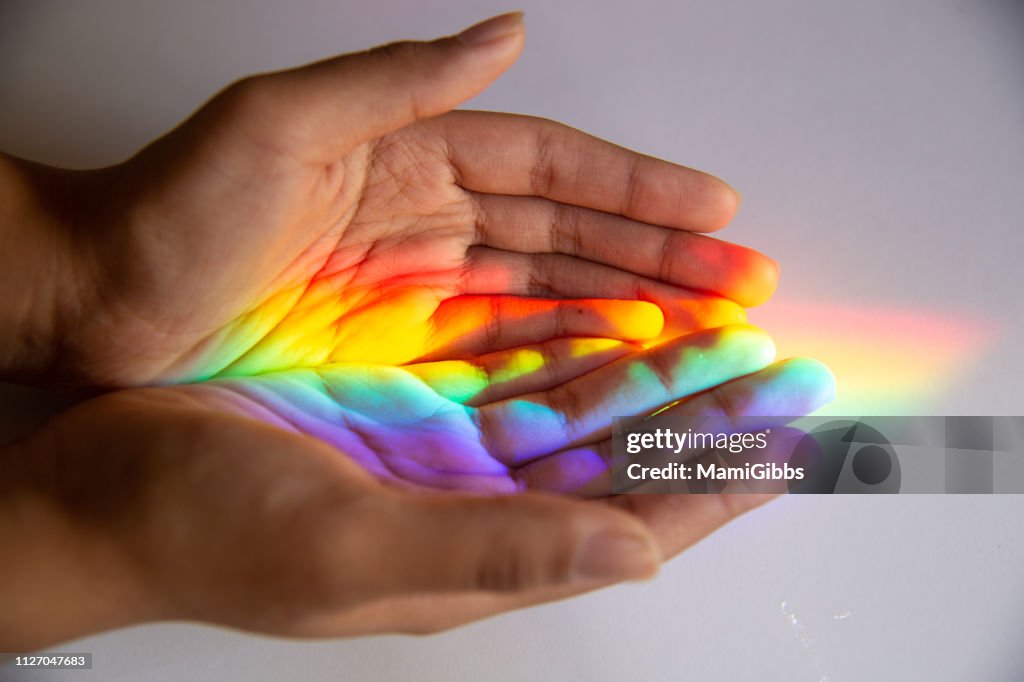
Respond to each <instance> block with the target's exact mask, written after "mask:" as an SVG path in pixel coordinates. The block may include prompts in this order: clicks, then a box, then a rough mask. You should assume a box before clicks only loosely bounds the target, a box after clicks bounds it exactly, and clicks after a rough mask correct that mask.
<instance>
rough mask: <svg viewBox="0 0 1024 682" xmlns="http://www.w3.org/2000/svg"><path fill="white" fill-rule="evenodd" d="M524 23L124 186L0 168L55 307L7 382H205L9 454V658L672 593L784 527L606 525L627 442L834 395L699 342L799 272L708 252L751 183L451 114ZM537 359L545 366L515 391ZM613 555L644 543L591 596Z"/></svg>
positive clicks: (78, 412) (28, 283)
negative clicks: (123, 628) (696, 565)
mask: <svg viewBox="0 0 1024 682" xmlns="http://www.w3.org/2000/svg"><path fill="white" fill-rule="evenodd" d="M495 22H496V23H490V24H485V25H484V28H480V27H477V28H475V29H474V30H475V34H474V33H473V32H470V33H469V34H463V36H461V37H458V38H449V39H444V40H441V41H435V42H433V43H425V44H400V45H394V46H388V47H386V48H382V49H378V50H375V51H371V52H369V53H363V54H360V55H352V56H347V57H342V58H338V59H336V60H330V61H328V62H323V63H320V64H317V65H313V66H310V67H305V68H303V69H298V70H293V71H289V72H282V73H279V74H271V75H267V76H259V77H254V78H250V79H246V80H245V81H242V82H240V83H238V84H236V85H234V86H232V87H230V88H228V89H227V90H226V91H224V92H223V93H222V94H220V95H218V96H217V97H215V98H214V99H213V100H212V101H211V102H210V103H209V104H208V105H207V106H206V107H204V108H203V109H201V110H200V111H199V112H198V113H197V114H196V115H195V116H193V117H192V118H191V119H189V120H188V121H186V122H185V123H184V124H183V125H182V126H181V127H179V128H178V129H176V130H175V131H172V132H171V133H169V134H168V135H167V136H166V137H164V138H162V139H160V140H158V141H157V142H155V143H154V144H153V145H151V146H149V147H147V148H146V149H144V150H143V151H142V152H140V153H139V154H138V155H137V156H135V157H133V158H132V159H130V160H129V161H127V162H125V163H123V164H119V165H118V166H114V167H112V168H108V169H101V170H96V171H84V172H70V171H60V170H56V169H49V168H44V167H40V166H37V165H33V164H29V163H26V162H22V161H19V160H15V159H5V160H2V161H0V176H2V180H3V181H2V182H0V192H2V193H3V197H0V198H3V199H4V201H3V202H2V203H0V206H2V208H0V211H3V216H2V220H0V223H2V224H0V228H2V229H0V236H2V238H3V239H4V240H5V247H8V248H4V249H3V250H2V251H0V259H3V263H2V264H3V266H4V267H3V268H0V291H5V292H7V291H21V292H24V296H5V297H3V298H0V319H2V321H3V322H4V325H5V329H7V330H11V331H12V333H9V334H8V335H7V336H6V337H5V339H4V340H3V341H2V342H0V376H3V377H5V378H17V379H22V380H26V381H31V382H35V383H64V384H86V385H92V386H101V387H121V386H131V385H138V384H169V383H175V382H189V381H196V380H209V381H206V382H204V383H202V384H195V385H189V386H179V387H165V388H152V389H142V390H137V391H124V392H120V393H116V394H111V395H108V396H104V397H101V398H97V399H95V400H93V401H89V402H87V403H84V404H83V405H80V406H78V407H76V408H74V409H72V410H70V411H69V412H67V413H66V414H64V415H61V416H59V417H58V418H56V419H55V420H54V421H53V422H52V423H51V424H49V425H48V426H47V427H45V428H44V429H42V430H40V431H39V432H38V433H37V434H35V435H33V436H32V437H31V438H30V439H28V440H26V441H24V442H22V443H19V444H17V445H15V446H14V447H12V448H9V449H7V450H5V451H4V452H3V454H2V456H0V466H2V469H3V472H4V477H3V481H2V482H0V493H2V495H0V505H2V507H3V510H4V512H5V513H4V514H3V515H2V518H3V519H5V521H4V522H3V523H0V534H2V537H3V543H2V544H4V545H5V546H15V547H24V548H25V552H24V554H23V555H22V558H21V559H20V560H19V561H17V562H11V563H8V564H4V565H3V567H2V568H0V571H3V573H2V574H0V588H2V589H4V590H5V592H4V599H3V601H4V603H5V604H7V605H9V606H10V608H9V609H7V610H5V612H4V614H3V615H2V616H0V618H6V620H5V621H2V622H0V633H2V634H3V636H4V638H5V641H8V642H9V644H8V645H7V646H8V648H10V649H14V650H18V649H24V648H32V647H35V646H41V645H44V644H46V643H48V642H54V641H56V640H59V639H64V638H67V637H72V636H76V635H80V634H86V633H88V632H93V631H96V630H99V629H105V628H109V627H116V626H118V625H124V624H128V623H133V622H141V621H146V620H154V619H169V618H178V619H181V618H184V619H196V620H205V621H210V622H217V623H224V624H228V625H233V626H236V627H241V628H246V629H254V630H260V631H264V632H275V633H279V634H295V635H343V634H360V633H368V632H379V631H396V630H397V631H430V630H436V629H438V628H443V627H449V626H451V625H454V624H457V623H460V622H465V621H467V620H471V619H473V618H478V617H482V616H484V615H488V614H489V613H493V612H497V611H500V610H505V609H508V608H515V607H517V606H522V605H526V604H530V603H536V602H538V601H543V600H547V599H551V598H558V597H562V596H568V595H570V594H574V593H578V592H580V591H585V590H587V589H592V588H593V587H596V586H600V585H604V584H608V583H610V582H615V581H618V580H623V579H631V578H642V577H645V576H648V575H650V574H651V572H652V571H653V570H654V567H655V566H656V564H657V562H658V560H660V559H661V558H664V557H665V556H669V555H671V554H674V553H675V552H676V551H679V550H680V549H682V548H683V547H685V546H687V545H688V544H691V543H692V542H694V541H696V540H697V539H699V537H701V536H703V535H704V534H706V533H708V532H710V531H711V530H712V529H713V528H715V527H716V526H717V525H719V524H721V523H723V522H725V521H727V520H728V519H729V518H732V517H733V516H735V515H736V514H737V513H739V512H741V511H743V510H745V509H747V508H749V507H750V506H752V505H753V504H755V503H756V502H758V501H761V500H763V498H761V497H758V496H741V497H739V498H733V497H731V496H721V497H718V498H710V499H708V500H704V501H687V500H672V499H660V498H654V497H651V498H643V499H642V500H640V499H634V498H631V497H625V498H608V496H607V485H606V484H605V483H604V479H603V478H602V477H606V475H607V471H606V469H607V467H606V459H607V451H608V441H607V427H608V422H609V420H610V418H611V415H613V414H620V413H633V412H642V411H644V410H650V409H654V408H655V407H656V406H657V405H660V404H664V403H668V402H672V401H673V400H676V399H679V398H684V397H687V396H690V395H693V394H695V393H698V394H700V395H699V396H697V397H694V398H693V400H694V401H695V402H693V403H689V405H690V407H691V408H693V409H701V410H709V409H710V410H721V409H722V407H721V405H730V406H732V409H741V410H742V409H750V410H754V409H755V407H757V409H760V410H762V411H763V410H764V409H765V406H770V407H771V408H773V409H776V410H781V412H780V413H791V414H799V413H802V411H805V410H810V409H813V408H814V407H816V406H817V405H818V404H819V403H820V402H821V401H823V400H824V399H826V398H825V397H824V396H825V395H826V394H827V393H829V391H830V390H831V378H830V377H828V375H827V372H825V371H823V370H821V369H820V368H816V366H814V365H807V364H805V365H802V366H801V365H799V364H798V365H795V366H796V367H797V369H800V368H801V367H803V369H804V370H805V371H804V372H796V373H794V372H793V367H794V365H792V364H790V365H786V366H780V367H777V368H775V369H764V368H765V365H766V364H767V363H768V362H769V361H770V356H771V353H770V352H769V351H770V342H768V341H767V338H766V337H765V336H764V335H763V333H760V332H757V331H752V330H749V329H747V328H736V327H731V328H725V329H717V330H715V331H704V332H698V333H695V332H697V330H704V329H708V328H719V327H721V326H722V325H726V324H732V323H735V322H740V321H742V320H743V319H744V314H743V310H742V307H741V306H742V305H754V304H756V303H759V302H761V301H762V300H764V299H765V298H766V297H767V296H768V295H770V293H771V291H772V289H773V288H774V285H775V278H776V276H777V268H776V266H775V265H774V263H773V262H772V261H771V260H769V259H767V258H766V257H764V256H761V255H760V254H757V253H756V252H753V251H750V250H749V249H744V248H742V247H738V246H734V245H729V244H726V243H724V242H720V241H716V240H713V239H710V238H708V237H704V236H702V235H700V234H697V233H699V232H709V231H712V230H714V229H717V228H719V227H721V226H722V225H724V224H725V223H726V222H727V221H728V220H729V218H730V217H731V215H732V213H733V211H734V210H735V207H736V202H737V196H736V194H735V193H734V192H733V191H732V190H731V189H730V188H729V187H728V186H727V185H725V184H724V183H722V182H721V181H719V180H717V179H715V178H713V177H711V176H708V175H705V174H703V173H699V172H697V171H693V170H690V169H685V168H682V167H679V166H675V165H673V164H669V163H666V162H663V161H658V160H655V159H651V158H649V157H644V156H642V155H639V154H635V153H633V152H629V151H627V150H623V149H620V148H617V147H614V146H612V145H609V144H608V143H605V142H601V141H599V140H595V139H593V138H590V137H588V136H585V135H583V134H581V133H578V132H576V131H573V130H571V129H568V128H566V127H564V126H560V125H558V124H554V123H552V122H549V121H542V120H538V119H531V118H527V117H518V116H509V115H504V114H484V113H478V112H454V113H443V112H446V111H447V110H448V109H450V108H451V107H453V106H455V105H457V104H458V103H459V102H461V101H463V100H464V99H466V98H468V97H470V96H472V95H473V94H475V93H476V92H478V91H479V90H481V89H482V88H483V87H485V86H486V85H487V84H488V83H490V82H491V81H492V80H493V79H494V78H495V77H497V75H498V74H499V73H500V72H501V71H503V70H504V69H505V68H507V67H508V65H509V64H511V62H512V61H513V60H514V59H515V57H516V55H517V54H518V52H519V50H520V49H521V46H522V40H523V34H522V28H521V25H520V22H519V21H518V19H517V18H514V17H505V18H499V19H498V20H495ZM481 37H484V38H489V39H488V40H484V41H482V42H481ZM12 226H13V229H9V228H11V227H12ZM531 296H543V297H545V298H537V299H535V298H530V297H531ZM580 297H583V298H580ZM613 299H622V300H613ZM573 337H604V340H596V339H594V338H587V339H584V338H573ZM553 339H554V340H553ZM737 339H739V340H741V341H742V340H744V339H745V342H741V343H737ZM542 341H543V342H546V345H544V346H541V347H530V344H536V343H540V342H542ZM580 344H582V346H583V347H584V349H585V351H586V352H583V353H580V352H578V351H579V350H580V347H581V346H580ZM588 344H589V345H588ZM715 349H717V351H716V350H715ZM523 352H525V353H526V356H525V357H533V358H534V359H536V354H539V355H540V357H541V359H542V360H543V362H541V363H540V364H539V365H536V366H534V365H532V364H530V363H527V364H528V365H529V366H530V367H532V368H533V369H532V370H531V371H518V370H517V371H512V372H511V373H509V372H506V371H504V369H507V368H508V367H510V366H511V367H516V366H517V363H520V362H521V360H520V359H519V358H521V357H524V356H522V355H521V354H522V353H523ZM503 353H511V354H513V355H507V354H506V355H503ZM495 354H497V355H495ZM531 354H532V355H531ZM712 359H716V361H714V362H712V361H711V360H712ZM488 362H492V363H495V365H494V367H491V368H489V369H488V370H487V371H484V372H483V375H482V376H483V380H482V382H481V381H477V384H475V388H474V379H473V376H474V375H476V376H480V375H479V372H475V371H474V370H472V368H473V367H477V368H479V367H480V366H481V363H483V364H486V363H488ZM460 366H461V367H462V369H468V370H469V371H467V372H465V373H461V370H460V369H459V368H460ZM787 367H788V368H789V369H788V370H787V369H785V368H787ZM495 368H498V369H499V370H500V371H497V372H495V371H492V370H494V369H495ZM624 368H632V369H633V371H636V372H638V374H633V373H631V372H625V373H623V372H624ZM808 368H811V369H809V370H808ZM459 377H462V378H466V377H469V379H468V380H467V381H454V383H453V378H454V379H459ZM800 377H803V378H802V379H801V378H800ZM807 377H810V378H809V379H808V378H807ZM311 378H312V379H314V380H315V382H319V383H312V384H311V383H308V381H309V380H310V379H311ZM575 381H579V382H584V383H582V384H578V383H574V382H575ZM538 382H540V383H538ZM723 382H727V383H723ZM360 386H371V387H373V390H374V391H376V394H375V395H374V396H372V397H374V400H369V401H367V400H366V398H367V395H368V394H366V393H363V392H361V390H360V388H359V387H360ZM716 386H721V387H722V388H721V389H715V388H714V387H716ZM293 389H295V390H293ZM702 391H703V393H701V392H702ZM410 396H411V399H410ZM700 396H703V398H701V397H700ZM542 398H543V399H542ZM686 404H687V403H683V405H686ZM374 405H376V406H377V407H378V408H379V407H381V406H385V407H386V408H387V409H386V410H380V409H371V408H373V406H374ZM538 405H540V406H541V407H543V408H544V410H546V411H544V412H540V413H528V414H526V417H529V418H530V419H528V420H526V421H524V414H523V412H522V408H524V407H530V409H536V406H538ZM736 406H740V407H739V408H737V407H736ZM743 406H747V407H746V408H744V407H743ZM683 409H686V408H683ZM324 410H326V412H325V411H324ZM325 415H326V417H325ZM481 415H484V416H481ZM569 415H571V416H572V418H569ZM538 416H541V417H544V418H547V419H548V420H549V421H548V423H547V425H546V426H544V427H543V428H538V427H537V424H536V422H535V421H532V420H533V419H534V417H538ZM446 417H452V418H453V420H446ZM439 419H440V421H438V420H439ZM371 422H375V423H376V426H377V427H379V428H378V429H377V430H376V431H375V430H373V429H372V428H370V427H372V426H373V423H371ZM527 422H529V423H527ZM325 423H327V424H329V427H328V428H323V424H325ZM410 423H411V424H412V428H409V426H408V424H410ZM367 424H370V426H369V427H368V426H367ZM574 424H575V425H576V426H575V427H573V428H568V427H570V426H572V425H574ZM581 425H582V426H581ZM561 427H566V428H561ZM368 428H369V430H367V429H368ZM439 431H440V433H441V436H438V433H439ZM403 438H405V439H406V440H405V441H403V440H402V439H403ZM545 438H546V440H545ZM538 439H539V440H538ZM359 443H362V444H363V446H364V447H363V448H362V449H360V448H359V447H357V446H358V444H359ZM410 443H413V444H417V445H422V446H423V447H422V449H416V450H414V451H413V455H414V456H413V457H412V458H410V457H408V456H407V452H408V450H409V444H410ZM453 464H454V465H455V466H453ZM289 491H299V492H298V493H293V492H289ZM542 491H549V492H551V491H553V492H560V493H564V492H569V493H575V494H577V495H583V496H590V497H595V496H596V497H598V498H599V499H598V500H594V501H591V502H589V503H585V502H582V501H579V500H570V499H566V498H563V497H557V498H556V497H554V496H551V495H550V494H546V493H545V492H542ZM509 492H516V493H518V494H516V495H499V496H495V493H509ZM467 493H469V494H477V495H479V494H481V493H486V494H487V495H488V496H487V497H467ZM623 508H624V509H626V510H628V511H629V512H631V514H624V513H622V509H623ZM603 531H607V532H610V533H612V534H614V535H617V536H625V537H629V538H632V544H631V545H630V549H629V550H624V549H623V548H622V546H621V545H619V546H618V549H617V550H616V551H614V552H612V551H603V552H600V553H599V555H600V556H599V560H597V561H596V563H595V562H589V563H590V566H591V568H590V570H583V569H582V568H581V566H582V565H584V564H586V563H587V562H583V563H582V564H581V562H582V561H583V560H582V558H581V557H583V556H585V553H584V552H583V548H584V547H586V546H587V545H588V542H589V540H590V539H591V538H592V537H595V536H597V535H598V534H600V533H601V532H603ZM496 538H498V539H500V542H495V539H496ZM382 539H386V540H387V542H382ZM424 562H426V563H424ZM595 565H596V566H598V567H600V570H597V571H595V570H594V569H593V566H595ZM402 567H407V568H408V570H406V571H403V570H400V569H401V568H402ZM596 573H600V575H596ZM8 596H9V598H8ZM40 613H44V614H46V616H47V618H46V619H44V620H40V619H39V618H38V614H40Z"/></svg>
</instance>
